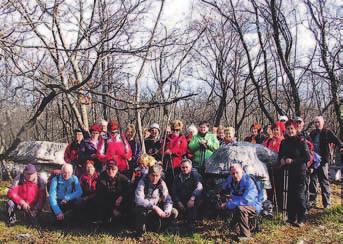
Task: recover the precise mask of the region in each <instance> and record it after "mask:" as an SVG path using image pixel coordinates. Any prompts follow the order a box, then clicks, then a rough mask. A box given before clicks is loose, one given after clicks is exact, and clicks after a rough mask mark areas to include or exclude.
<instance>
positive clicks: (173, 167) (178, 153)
mask: <svg viewBox="0 0 343 244" xmlns="http://www.w3.org/2000/svg"><path fill="white" fill-rule="evenodd" d="M170 127H171V129H172V133H171V134H170V135H169V136H168V137H167V139H166V145H165V150H164V152H163V151H162V154H164V157H163V159H164V160H163V161H164V162H163V163H164V165H165V167H166V168H167V173H166V183H167V185H168V186H171V185H172V182H173V180H174V176H176V175H178V173H179V172H180V164H181V161H182V159H183V157H184V156H185V155H186V154H187V145H188V144H187V139H186V137H185V136H184V135H183V134H182V133H181V132H182V128H183V124H182V122H181V121H180V120H175V121H173V122H172V123H171V126H170Z"/></svg>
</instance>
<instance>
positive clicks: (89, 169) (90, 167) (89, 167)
mask: <svg viewBox="0 0 343 244" xmlns="http://www.w3.org/2000/svg"><path fill="white" fill-rule="evenodd" d="M86 172H87V174H88V175H93V174H94V173H95V168H94V165H93V164H90V163H89V164H87V165H86Z"/></svg>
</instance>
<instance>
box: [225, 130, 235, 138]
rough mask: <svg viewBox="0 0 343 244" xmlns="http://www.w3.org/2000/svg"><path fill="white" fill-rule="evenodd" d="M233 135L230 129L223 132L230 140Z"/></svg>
mask: <svg viewBox="0 0 343 244" xmlns="http://www.w3.org/2000/svg"><path fill="white" fill-rule="evenodd" d="M234 137H235V133H234V132H233V131H232V130H228V131H226V132H225V139H226V140H232V139H233V138H234Z"/></svg>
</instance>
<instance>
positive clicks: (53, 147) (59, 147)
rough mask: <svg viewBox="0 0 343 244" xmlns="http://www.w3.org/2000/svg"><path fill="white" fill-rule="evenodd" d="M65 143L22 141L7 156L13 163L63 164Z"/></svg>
mask: <svg viewBox="0 0 343 244" xmlns="http://www.w3.org/2000/svg"><path fill="white" fill-rule="evenodd" d="M66 147H67V144H66V143H57V142H48V141H24V142H21V143H20V144H19V145H18V147H17V148H16V149H15V150H14V151H12V152H11V153H10V155H9V158H10V160H12V161H14V162H15V163H24V164H25V163H27V162H32V163H35V164H51V165H61V164H64V163H65V162H64V159H63V156H64V151H65V149H66Z"/></svg>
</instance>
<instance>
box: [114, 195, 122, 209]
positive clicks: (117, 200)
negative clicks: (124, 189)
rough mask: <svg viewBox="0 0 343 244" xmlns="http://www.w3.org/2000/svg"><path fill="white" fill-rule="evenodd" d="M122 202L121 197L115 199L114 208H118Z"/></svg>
mask: <svg viewBox="0 0 343 244" xmlns="http://www.w3.org/2000/svg"><path fill="white" fill-rule="evenodd" d="M122 201H123V197H122V196H120V197H118V198H117V199H116V202H115V206H116V207H119V206H120V204H121V202H122Z"/></svg>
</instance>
